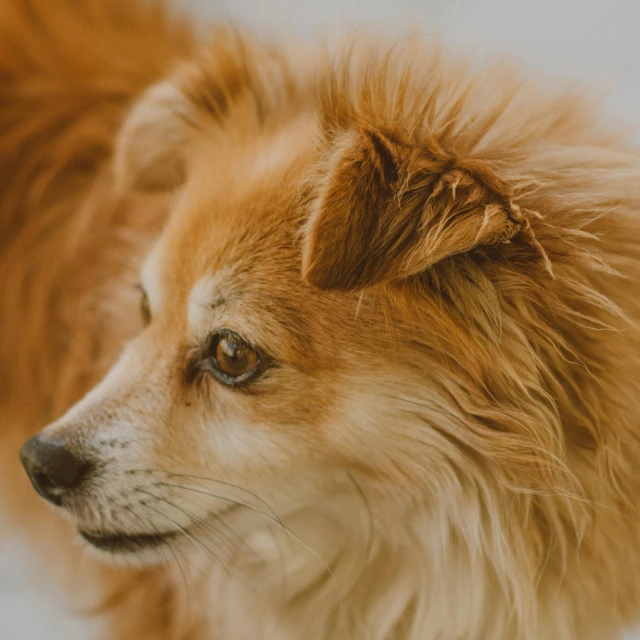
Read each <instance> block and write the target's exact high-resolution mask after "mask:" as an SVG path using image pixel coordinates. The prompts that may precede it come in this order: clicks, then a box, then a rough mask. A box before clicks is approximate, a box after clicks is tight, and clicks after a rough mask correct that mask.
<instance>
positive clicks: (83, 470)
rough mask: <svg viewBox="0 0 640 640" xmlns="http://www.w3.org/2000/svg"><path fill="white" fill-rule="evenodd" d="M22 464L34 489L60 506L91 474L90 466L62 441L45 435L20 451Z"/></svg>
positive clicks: (32, 440)
mask: <svg viewBox="0 0 640 640" xmlns="http://www.w3.org/2000/svg"><path fill="white" fill-rule="evenodd" d="M20 460H22V465H23V466H24V468H25V470H26V472H27V475H28V476H29V479H30V480H31V484H33V487H34V489H35V490H36V491H37V492H38V493H39V494H40V495H41V496H42V497H43V498H44V499H45V500H48V501H49V502H52V503H53V504H55V505H56V506H60V505H61V504H62V496H63V495H64V493H65V492H67V491H68V490H69V489H73V488H75V487H77V486H78V485H79V484H80V482H81V481H82V479H83V477H84V476H85V475H86V474H87V471H88V470H89V466H90V465H89V463H88V462H87V461H86V460H81V459H79V458H77V457H76V456H74V455H73V454H72V453H71V452H70V451H69V449H68V447H67V443H66V442H64V441H62V440H49V439H46V438H44V437H43V436H42V435H38V436H35V437H33V438H31V440H28V441H27V442H26V443H25V444H24V445H23V446H22V449H21V450H20Z"/></svg>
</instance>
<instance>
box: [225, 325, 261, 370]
mask: <svg viewBox="0 0 640 640" xmlns="http://www.w3.org/2000/svg"><path fill="white" fill-rule="evenodd" d="M215 361H216V365H217V367H218V368H219V369H220V371H221V372H222V373H224V375H226V376H229V377H230V378H238V377H240V376H243V375H246V374H247V373H249V372H250V371H252V370H253V369H254V368H255V367H256V366H257V365H258V363H259V362H260V357H259V356H258V353H257V351H255V350H254V349H252V348H251V347H250V346H249V345H247V344H246V342H244V341H242V340H240V339H239V338H238V336H235V335H231V334H226V335H223V336H221V337H220V339H219V340H218V343H217V345H216V353H215Z"/></svg>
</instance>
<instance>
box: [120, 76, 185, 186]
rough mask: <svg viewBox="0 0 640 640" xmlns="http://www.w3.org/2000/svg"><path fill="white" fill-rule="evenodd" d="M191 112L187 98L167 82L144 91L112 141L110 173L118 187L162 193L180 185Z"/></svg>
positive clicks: (182, 177) (182, 178)
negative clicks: (111, 171)
mask: <svg viewBox="0 0 640 640" xmlns="http://www.w3.org/2000/svg"><path fill="white" fill-rule="evenodd" d="M191 110H192V107H191V104H190V102H189V100H188V99H187V97H186V96H185V95H184V93H183V92H182V91H181V90H180V89H179V88H178V87H177V86H175V85H174V84H173V83H171V82H167V81H165V82H161V83H159V84H156V85H154V86H152V87H151V88H150V89H148V90H147V92H146V93H145V94H144V95H143V96H142V97H141V98H140V100H139V101H138V102H137V103H136V104H135V105H134V106H133V108H132V109H131V111H130V112H129V115H128V116H127V118H126V120H125V122H124V124H123V126H122V128H121V130H120V133H119V135H118V138H117V140H116V150H115V157H114V171H115V176H116V182H117V184H118V185H119V186H120V187H121V188H133V189H140V190H143V191H163V190H168V189H171V188H174V187H178V186H180V185H181V184H182V182H183V181H184V179H185V147H186V144H187V136H188V125H187V120H188V119H189V117H190V112H191Z"/></svg>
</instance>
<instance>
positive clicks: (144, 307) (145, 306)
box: [138, 285, 151, 327]
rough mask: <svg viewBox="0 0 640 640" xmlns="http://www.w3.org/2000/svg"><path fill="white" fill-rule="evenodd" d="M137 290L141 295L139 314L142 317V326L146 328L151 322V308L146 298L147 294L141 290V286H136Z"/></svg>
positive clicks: (147, 297)
mask: <svg viewBox="0 0 640 640" xmlns="http://www.w3.org/2000/svg"><path fill="white" fill-rule="evenodd" d="M138 289H139V290H140V293H141V294H142V297H141V298H140V314H141V315H142V321H143V322H144V326H145V327H146V326H147V325H148V324H149V323H150V322H151V307H150V306H149V296H147V292H146V291H145V290H144V289H143V287H142V285H138Z"/></svg>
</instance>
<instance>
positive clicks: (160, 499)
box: [136, 489, 231, 577]
mask: <svg viewBox="0 0 640 640" xmlns="http://www.w3.org/2000/svg"><path fill="white" fill-rule="evenodd" d="M136 491H139V492H140V493H145V494H146V495H148V496H151V497H152V498H155V499H156V500H158V501H162V502H166V503H167V504H168V505H169V506H171V507H174V508H175V505H174V504H172V503H171V502H169V501H168V500H165V499H164V498H160V497H159V496H156V495H154V494H152V493H149V492H148V491H144V490H143V489H136ZM145 506H146V507H147V508H148V509H151V510H152V511H154V512H155V513H157V514H158V515H160V516H163V517H164V518H166V519H167V520H169V522H171V523H173V524H174V525H175V526H176V527H177V528H178V529H180V531H181V532H182V533H183V534H184V535H185V536H186V537H187V538H189V540H191V541H192V542H193V543H194V544H195V545H196V546H200V547H202V548H203V549H205V555H206V554H207V552H208V554H209V555H211V556H212V557H213V558H214V559H215V561H216V562H217V563H218V564H219V565H220V566H221V567H222V568H223V569H224V571H225V573H226V574H227V575H228V576H229V577H231V574H230V573H229V571H228V569H227V568H226V567H225V566H224V564H223V563H222V562H221V561H220V558H219V557H218V556H217V555H216V554H215V553H214V552H213V551H211V549H209V547H207V545H205V544H204V543H203V542H202V541H201V540H198V538H197V537H195V536H194V535H192V534H191V533H189V532H188V531H187V530H186V529H185V528H184V527H182V526H180V525H179V524H178V523H177V522H176V521H175V520H173V518H170V517H169V516H168V515H166V514H165V513H162V512H161V511H158V510H157V509H154V508H153V507H152V506H151V505H150V504H148V503H146V504H145Z"/></svg>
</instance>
